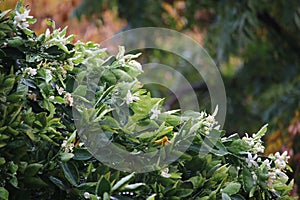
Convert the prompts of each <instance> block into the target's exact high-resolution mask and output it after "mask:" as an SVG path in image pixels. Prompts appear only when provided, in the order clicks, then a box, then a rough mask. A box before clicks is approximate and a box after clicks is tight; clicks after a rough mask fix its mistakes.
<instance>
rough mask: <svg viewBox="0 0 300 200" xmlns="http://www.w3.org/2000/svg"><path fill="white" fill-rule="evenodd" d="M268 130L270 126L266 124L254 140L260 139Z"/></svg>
mask: <svg viewBox="0 0 300 200" xmlns="http://www.w3.org/2000/svg"><path fill="white" fill-rule="evenodd" d="M267 130H268V124H265V125H264V126H263V127H261V129H260V130H259V131H258V132H257V133H256V134H255V137H254V138H253V139H254V140H257V139H260V138H261V137H262V136H264V135H265V133H266V132H267Z"/></svg>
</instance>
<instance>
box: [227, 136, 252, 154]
mask: <svg viewBox="0 0 300 200" xmlns="http://www.w3.org/2000/svg"><path fill="white" fill-rule="evenodd" d="M249 149H250V146H249V144H248V143H247V142H245V141H244V140H241V139H239V140H234V141H233V142H232V143H231V144H230V145H229V147H227V150H228V151H230V152H232V153H234V154H239V153H241V152H246V151H248V150H249Z"/></svg>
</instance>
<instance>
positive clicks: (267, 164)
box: [263, 159, 272, 170]
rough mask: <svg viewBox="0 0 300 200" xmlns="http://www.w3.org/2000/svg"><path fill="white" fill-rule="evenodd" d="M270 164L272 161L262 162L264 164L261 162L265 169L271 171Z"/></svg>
mask: <svg viewBox="0 0 300 200" xmlns="http://www.w3.org/2000/svg"><path fill="white" fill-rule="evenodd" d="M271 162H272V161H269V160H268V159H266V160H264V162H263V163H264V164H265V166H266V168H267V169H269V170H270V169H271Z"/></svg>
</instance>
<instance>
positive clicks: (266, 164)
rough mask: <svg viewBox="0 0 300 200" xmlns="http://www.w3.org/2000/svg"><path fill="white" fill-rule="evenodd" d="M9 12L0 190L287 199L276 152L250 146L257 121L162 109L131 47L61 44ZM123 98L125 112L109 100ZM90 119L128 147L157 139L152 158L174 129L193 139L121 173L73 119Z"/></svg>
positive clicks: (3, 41)
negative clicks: (173, 156) (150, 163)
mask: <svg viewBox="0 0 300 200" xmlns="http://www.w3.org/2000/svg"><path fill="white" fill-rule="evenodd" d="M9 12H10V11H9V10H8V11H3V12H1V13H0V22H1V24H0V46H1V49H0V72H1V73H0V83H1V84H0V113H1V114H0V123H1V128H0V172H1V173H0V177H1V178H0V198H1V199H8V198H9V199H54V198H57V199H83V198H86V199H149V200H150V199H276V198H278V199H293V198H292V197H289V196H288V193H289V191H290V190H291V189H292V186H293V181H292V180H290V181H289V180H288V177H287V176H286V174H285V173H286V170H288V169H289V167H288V165H286V162H287V160H288V158H289V156H288V155H287V154H286V152H285V153H283V154H281V155H280V154H279V153H276V154H274V155H269V156H268V157H264V156H261V155H258V154H259V153H260V152H263V151H264V147H263V146H262V141H261V137H262V136H263V135H264V134H265V133H266V131H267V126H264V127H263V128H261V129H260V130H259V131H258V132H257V134H254V135H253V136H252V137H248V136H247V137H244V138H242V139H241V138H240V137H239V135H238V134H234V135H231V136H229V137H225V132H224V131H222V130H219V129H218V126H217V124H216V121H215V119H214V114H212V115H209V114H206V113H205V112H201V113H196V112H192V111H190V112H186V113H182V114H181V115H180V114H179V113H178V112H177V111H163V110H162V109H161V105H162V103H163V99H160V98H152V97H151V95H150V93H149V92H147V91H146V90H145V89H143V88H142V85H141V83H140V82H139V81H138V80H137V78H138V75H139V74H140V73H142V68H141V65H140V64H139V63H138V62H136V61H135V59H136V58H137V57H138V55H133V54H127V55H124V48H122V47H120V52H119V54H118V55H116V56H109V55H108V54H107V53H106V52H105V50H104V49H101V48H99V45H97V44H94V43H92V42H88V43H83V42H80V41H78V42H76V43H75V44H71V43H70V42H71V41H72V40H73V36H72V35H70V36H66V29H63V30H61V29H57V28H56V27H55V23H54V22H52V21H48V22H47V23H48V25H49V26H51V29H52V31H51V32H50V30H49V29H48V30H47V31H46V32H45V33H44V34H41V35H39V36H36V35H35V33H34V32H33V31H31V30H30V29H29V28H28V26H29V24H31V23H34V21H35V20H34V18H33V17H31V16H30V15H29V12H28V10H27V9H26V8H24V7H23V6H22V4H21V3H18V4H17V6H16V9H15V10H14V11H12V12H11V13H10V15H9V16H8V17H7V15H8V13H9ZM99 77H100V80H99ZM97 78H98V79H97ZM89 79H91V80H96V82H95V81H93V82H92V83H93V84H92V83H91V82H89V81H88V80H89ZM95 83H96V84H95ZM90 97H92V98H90ZM125 105H128V106H129V109H130V110H129V111H130V112H129V113H128V114H126V113H125V114H124V113H122V112H121V111H122V110H121V109H120V110H118V108H121V107H122V106H125ZM72 109H73V112H72ZM118 111H120V112H118ZM74 112H75V113H79V114H81V116H83V117H82V118H80V119H79V118H75V117H74ZM113 112H116V113H117V114H118V115H117V116H118V117H119V119H116V118H114V117H115V115H114V114H113ZM76 123H78V124H80V126H76V127H75V124H76ZM95 123H97V124H98V125H99V124H100V127H101V129H102V130H105V131H104V132H103V131H99V130H95V131H94V132H93V133H96V134H99V135H96V137H95V139H97V138H99V137H100V138H101V137H102V136H101V135H100V134H107V136H108V137H109V139H110V142H111V143H114V144H117V145H119V146H120V147H122V148H123V149H126V150H127V151H129V152H141V151H143V152H145V151H150V150H153V149H154V150H155V149H164V150H165V154H157V157H156V158H157V160H158V162H157V163H158V164H159V163H160V162H159V161H163V160H165V159H167V158H168V156H166V155H167V153H169V152H171V151H169V150H171V149H172V148H173V147H176V145H178V144H181V143H184V142H185V139H182V138H179V137H178V135H179V134H186V135H185V137H184V138H188V137H191V136H193V137H194V140H193V141H192V144H191V145H190V146H189V148H188V150H187V151H186V152H185V153H184V154H183V155H182V156H181V157H180V158H179V159H178V160H176V161H175V162H173V163H172V164H170V165H168V166H158V167H159V168H160V169H158V170H155V171H152V172H148V173H140V174H137V173H126V172H122V171H119V170H116V169H112V168H110V167H108V166H107V165H105V164H103V163H101V162H100V161H98V160H97V159H95V158H94V157H93V156H92V155H91V153H90V152H89V151H88V149H87V147H86V146H85V144H88V142H89V141H93V138H87V139H85V138H84V136H85V135H80V134H81V133H82V130H81V129H80V128H85V127H87V128H89V129H91V130H93V128H94V127H93V125H94V124H95ZM149 125H151V126H149ZM78 127H80V128H78ZM149 127H150V128H153V129H150V130H149ZM132 132H134V133H139V135H137V136H136V137H133V136H132V135H131V134H130V133H132ZM79 136H80V137H79ZM217 136H220V137H217ZM211 143H215V145H214V146H212V145H211ZM87 146H88V145H87ZM154 152H156V151H154ZM160 152H162V151H160ZM161 167H162V168H161Z"/></svg>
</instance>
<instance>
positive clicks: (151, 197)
mask: <svg viewBox="0 0 300 200" xmlns="http://www.w3.org/2000/svg"><path fill="white" fill-rule="evenodd" d="M155 196H156V194H151V195H150V196H149V197H147V199H146V200H155Z"/></svg>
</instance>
